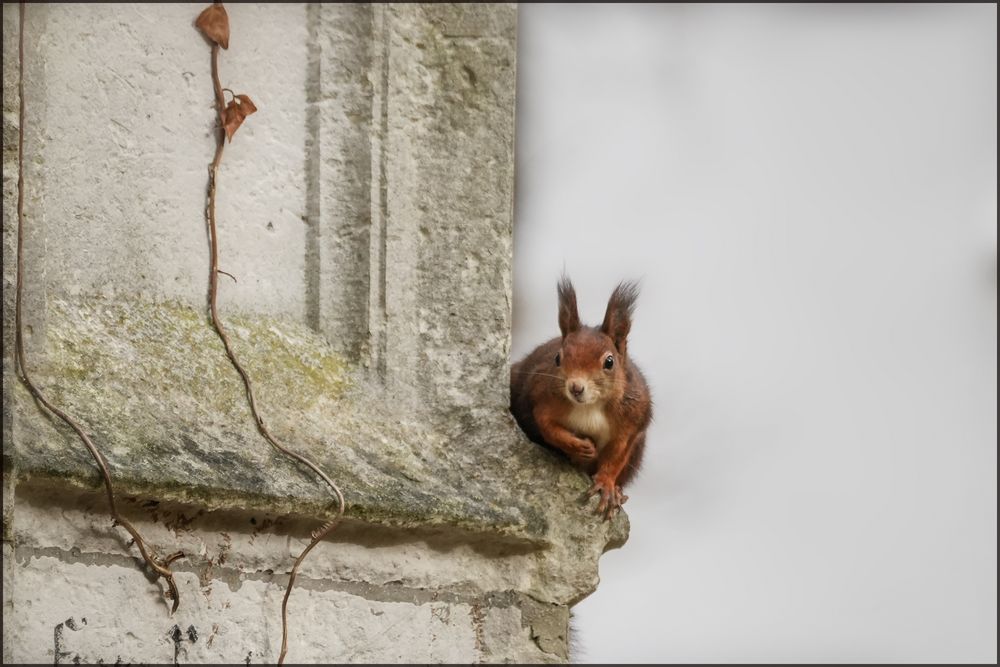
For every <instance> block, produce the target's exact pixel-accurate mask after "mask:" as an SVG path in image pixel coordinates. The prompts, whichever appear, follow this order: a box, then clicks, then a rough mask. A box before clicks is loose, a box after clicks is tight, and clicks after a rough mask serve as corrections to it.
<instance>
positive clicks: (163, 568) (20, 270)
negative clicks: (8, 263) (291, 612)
mask: <svg viewBox="0 0 1000 667" xmlns="http://www.w3.org/2000/svg"><path fill="white" fill-rule="evenodd" d="M24 16H25V3H24V2H21V6H20V16H19V29H20V34H19V35H18V44H17V56H18V81H17V91H18V96H19V97H20V100H19V106H18V127H17V269H16V274H17V282H16V287H15V295H14V353H15V355H16V364H15V372H16V375H17V377H18V379H19V380H21V382H22V383H23V384H24V386H25V387H27V389H28V391H29V392H30V393H31V395H32V397H34V399H35V401H37V402H38V404H39V405H41V406H42V407H44V408H45V409H46V410H48V411H49V412H51V413H52V414H54V415H55V416H57V417H58V418H59V419H61V420H62V421H64V422H65V423H66V424H67V425H68V426H69V427H70V428H72V429H73V431H74V432H75V433H76V434H77V436H79V438H80V440H81V441H82V442H83V444H84V445H85V446H86V448H87V451H89V452H90V455H91V456H92V457H93V458H94V461H95V462H96V463H97V467H98V469H99V470H100V472H101V478H102V479H103V480H104V490H105V492H106V494H107V496H108V506H109V508H110V512H111V518H112V520H113V522H114V524H115V525H120V526H122V527H123V528H124V529H125V530H126V531H127V532H128V534H129V535H131V536H132V540H133V542H134V543H135V545H136V546H137V547H138V548H139V553H140V554H142V558H143V560H144V561H146V564H147V565H149V567H150V569H152V570H153V571H154V572H156V573H157V574H158V575H160V576H161V577H163V578H164V580H166V582H167V588H168V592H167V593H165V597H167V598H168V599H171V600H173V603H172V605H171V609H170V613H171V614H173V613H174V612H175V611H177V606H178V605H179V604H180V593H179V592H178V590H177V585H176V584H175V583H174V574H173V572H171V571H170V568H169V567H168V566H169V565H170V563H172V562H173V561H175V560H177V559H178V558H182V557H183V556H184V554H183V553H182V552H177V553H175V554H172V555H170V556H168V557H167V558H166V559H164V561H163V563H162V564H161V563H160V562H158V560H157V558H156V556H155V555H154V554H153V553H152V552H151V551H150V549H149V547H148V546H147V545H146V541H145V540H144V539H143V538H142V536H141V535H140V534H139V531H138V530H136V528H135V526H133V525H132V524H131V523H130V522H129V521H128V520H126V519H125V518H124V517H123V516H122V515H121V514H119V513H118V507H117V505H116V504H115V492H114V487H113V485H112V483H111V471H110V470H109V469H108V462H107V461H106V460H105V458H104V455H103V454H101V452H100V451H99V450H98V449H97V446H96V445H95V444H94V442H93V440H91V439H90V436H88V435H87V433H86V432H85V431H84V430H83V427H82V426H81V425H80V424H79V423H78V422H77V421H76V420H75V419H73V418H72V417H70V416H69V415H68V414H66V413H65V412H63V411H62V410H60V409H59V408H58V407H56V406H55V405H53V404H52V403H51V402H50V401H49V400H48V399H47V398H46V397H45V395H44V394H43V393H42V391H41V389H40V388H39V387H38V385H36V384H35V382H34V380H32V378H31V374H30V373H29V372H28V364H27V360H26V356H25V353H24V334H23V321H22V302H23V296H22V295H23V288H24V116H25V114H24Z"/></svg>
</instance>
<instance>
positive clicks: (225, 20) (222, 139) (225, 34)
mask: <svg viewBox="0 0 1000 667" xmlns="http://www.w3.org/2000/svg"><path fill="white" fill-rule="evenodd" d="M195 26H196V27H197V28H198V29H199V30H201V31H202V33H203V34H204V35H205V36H206V37H207V38H208V39H209V41H211V42H212V86H213V88H214V91H215V103H216V109H217V111H218V118H219V127H218V130H217V132H216V145H215V157H214V158H213V159H212V163H211V165H210V166H209V169H208V173H209V179H208V203H207V206H206V218H207V222H208V238H209V248H210V253H211V263H210V267H209V287H208V305H209V313H210V315H211V321H212V326H213V327H214V328H215V331H216V333H218V334H219V338H220V339H221V340H222V345H223V347H224V348H225V350H226V355H227V356H228V357H229V361H231V362H232V364H233V367H234V368H235V369H236V371H237V372H238V373H239V375H240V377H241V378H242V379H243V386H244V388H245V389H246V394H247V401H248V402H249V403H250V411H251V413H252V414H253V418H254V421H255V423H256V424H257V430H258V431H259V432H260V434H261V435H262V436H263V437H264V439H265V440H267V442H268V443H270V444H271V446H273V447H274V448H275V449H277V450H278V451H279V452H281V453H282V454H284V455H286V456H289V457H291V458H293V459H295V460H296V461H298V462H299V463H301V464H303V465H305V466H307V467H308V468H309V469H311V470H312V471H313V472H314V473H316V474H317V475H318V476H319V477H320V478H321V479H322V480H323V481H324V482H325V483H326V484H327V486H329V487H330V490H331V491H332V493H333V495H334V497H335V498H336V501H337V502H336V515H335V516H334V518H333V519H332V520H331V521H328V522H327V523H325V524H323V525H322V526H321V527H320V528H319V529H317V530H315V531H313V533H312V535H311V537H312V541H311V542H310V543H309V546H307V547H306V548H305V549H304V550H303V551H302V553H301V554H299V557H298V558H296V559H295V563H294V564H293V565H292V570H291V572H290V573H289V577H288V587H287V588H286V589H285V597H284V598H283V599H282V601H281V654H280V655H279V657H278V664H279V665H281V664H283V663H284V661H285V655H286V654H287V653H288V598H289V596H290V595H291V593H292V587H293V586H294V585H295V579H296V577H297V575H298V571H299V566H300V565H301V564H302V561H303V560H304V559H305V557H306V556H307V555H308V554H309V552H310V551H312V550H313V547H315V546H316V545H317V544H319V543H320V542H321V541H322V540H323V538H325V537H326V536H327V535H329V534H330V532H331V531H333V529H334V528H336V526H337V524H338V523H339V522H340V519H341V517H342V516H343V514H344V495H343V494H342V493H341V491H340V489H339V488H338V487H337V485H336V484H335V483H334V482H333V480H331V479H330V478H329V477H328V476H327V474H326V473H324V472H323V471H322V470H321V469H320V468H319V466H317V465H316V464H315V463H313V462H312V461H310V460H309V459H308V458H306V457H305V456H303V455H302V454H299V453H297V452H295V451H292V450H290V449H288V448H287V447H284V446H283V445H281V444H280V443H279V442H278V440H277V439H275V437H274V436H273V435H272V434H271V431H270V430H269V429H268V428H267V426H266V425H265V424H264V419H263V417H261V415H260V411H259V410H258V409H257V402H256V400H255V398H254V393H253V385H252V383H251V381H250V375H249V374H248V373H247V371H246V369H245V368H244V367H243V365H242V364H241V363H240V361H239V359H238V358H237V356H236V353H235V352H234V351H233V348H232V345H231V344H230V342H229V336H228V335H227V334H226V329H225V327H224V326H223V324H222V321H221V320H220V319H219V313H218V307H217V305H218V292H219V274H225V275H228V276H229V277H231V278H232V275H230V274H228V273H226V272H225V271H222V270H221V269H220V268H219V237H218V229H217V226H216V219H215V194H216V189H217V187H218V176H219V165H220V164H221V162H222V153H223V151H224V149H225V146H226V140H227V139H228V140H229V141H230V142H232V140H233V135H234V134H235V133H236V130H237V129H239V127H240V125H241V124H242V123H243V121H244V120H245V119H246V117H247V116H249V115H250V114H252V113H254V112H255V111H257V107H256V106H254V103H253V102H252V101H251V100H250V98H249V97H248V96H247V95H236V94H235V93H233V92H232V91H231V90H229V89H228V88H223V87H222V83H221V81H220V79H219V49H220V48H222V49H228V48H229V16H228V14H227V13H226V9H225V7H223V5H222V3H221V2H216V3H214V4H212V5H211V6H209V7H207V8H206V9H205V10H204V11H202V13H201V14H200V15H199V16H198V19H197V21H196V22H195ZM227 91H228V92H229V93H230V95H232V100H230V101H229V103H228V104H227V103H226V96H225V93H226V92H227ZM233 279H234V280H235V278H233Z"/></svg>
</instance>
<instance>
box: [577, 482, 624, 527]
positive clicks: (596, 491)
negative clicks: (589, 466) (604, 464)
mask: <svg viewBox="0 0 1000 667" xmlns="http://www.w3.org/2000/svg"><path fill="white" fill-rule="evenodd" d="M585 495H586V497H587V498H590V497H591V496H594V495H599V496H600V501H599V502H598V503H597V509H596V510H595V511H594V514H603V515H604V520H605V521H607V520H608V519H610V518H611V517H613V516H614V515H615V514H618V512H620V511H621V508H622V504H624V502H625V501H626V500H628V496H626V495H623V494H622V488H621V487H620V486H618V485H617V484H615V483H614V480H610V479H607V478H606V477H602V476H600V475H594V484H593V486H591V487H590V488H589V489H587V493H586V494H585Z"/></svg>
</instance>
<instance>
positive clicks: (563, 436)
mask: <svg viewBox="0 0 1000 667" xmlns="http://www.w3.org/2000/svg"><path fill="white" fill-rule="evenodd" d="M558 291H559V329H560V331H561V332H562V335H561V336H559V337H557V338H553V339H552V340H550V341H548V342H546V343H543V344H542V345H540V346H538V347H537V348H535V350H534V351H532V352H531V353H530V354H529V355H528V356H527V357H525V358H524V359H522V360H521V361H519V362H518V363H516V364H514V365H513V366H512V367H511V371H510V397H511V406H510V410H511V413H513V415H514V418H515V419H516V420H517V423H518V424H519V425H520V426H521V428H522V429H523V430H524V432H525V433H526V434H527V435H528V437H529V438H531V439H532V440H533V441H535V442H537V443H540V444H542V445H546V446H549V447H554V448H555V449H557V450H559V451H561V452H563V453H564V454H566V456H567V457H569V460H570V461H572V462H573V463H574V464H575V465H577V466H578V467H580V468H581V469H583V470H585V471H586V472H587V473H588V474H590V475H592V476H593V481H594V484H593V486H592V487H591V488H590V490H589V491H588V495H594V494H600V497H601V499H600V502H599V503H598V506H597V512H598V513H603V514H604V516H605V519H607V518H610V517H611V516H613V515H614V513H616V512H617V511H618V509H619V508H620V507H621V505H622V503H624V502H625V501H626V500H627V499H628V497H627V496H624V495H622V487H623V486H624V485H625V484H627V483H628V482H629V481H630V480H631V479H632V478H634V477H635V474H636V473H637V472H638V470H639V465H640V463H641V461H642V454H643V450H644V449H645V445H646V428H647V427H648V426H649V422H650V421H651V420H652V416H653V409H652V400H651V398H650V394H649V387H648V385H647V384H646V380H645V378H644V377H643V375H642V372H640V370H639V368H638V367H637V366H636V365H635V364H633V363H632V361H631V360H630V359H629V357H628V351H627V347H628V333H629V330H630V329H631V326H632V312H633V310H634V308H635V301H636V297H637V296H638V290H637V288H636V286H635V285H634V284H632V283H621V284H619V285H618V287H617V288H615V291H614V292H613V293H612V295H611V299H610V300H609V301H608V308H607V311H606V313H605V315H604V322H603V323H602V324H601V326H600V327H588V326H583V325H582V324H580V316H579V314H578V312H577V307H576V292H575V291H574V289H573V285H572V284H571V283H570V281H569V279H567V278H565V277H564V278H563V279H562V280H561V281H560V283H559V288H558ZM557 355H558V359H557ZM609 357H610V361H609ZM609 365H610V368H608V366H609ZM601 444H603V446H600V447H599V445H601Z"/></svg>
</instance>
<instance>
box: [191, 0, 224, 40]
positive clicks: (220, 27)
mask: <svg viewBox="0 0 1000 667" xmlns="http://www.w3.org/2000/svg"><path fill="white" fill-rule="evenodd" d="M194 25H195V27H196V28H198V29H199V30H201V31H202V32H203V33H204V34H205V37H208V38H209V39H210V40H212V41H213V42H215V43H216V44H218V45H219V46H221V47H222V48H224V49H228V48H229V14H227V13H226V8H225V7H223V6H222V4H221V3H216V4H213V5H210V6H208V7H206V8H205V9H204V11H202V13H201V14H199V15H198V20H197V21H195V22H194Z"/></svg>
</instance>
